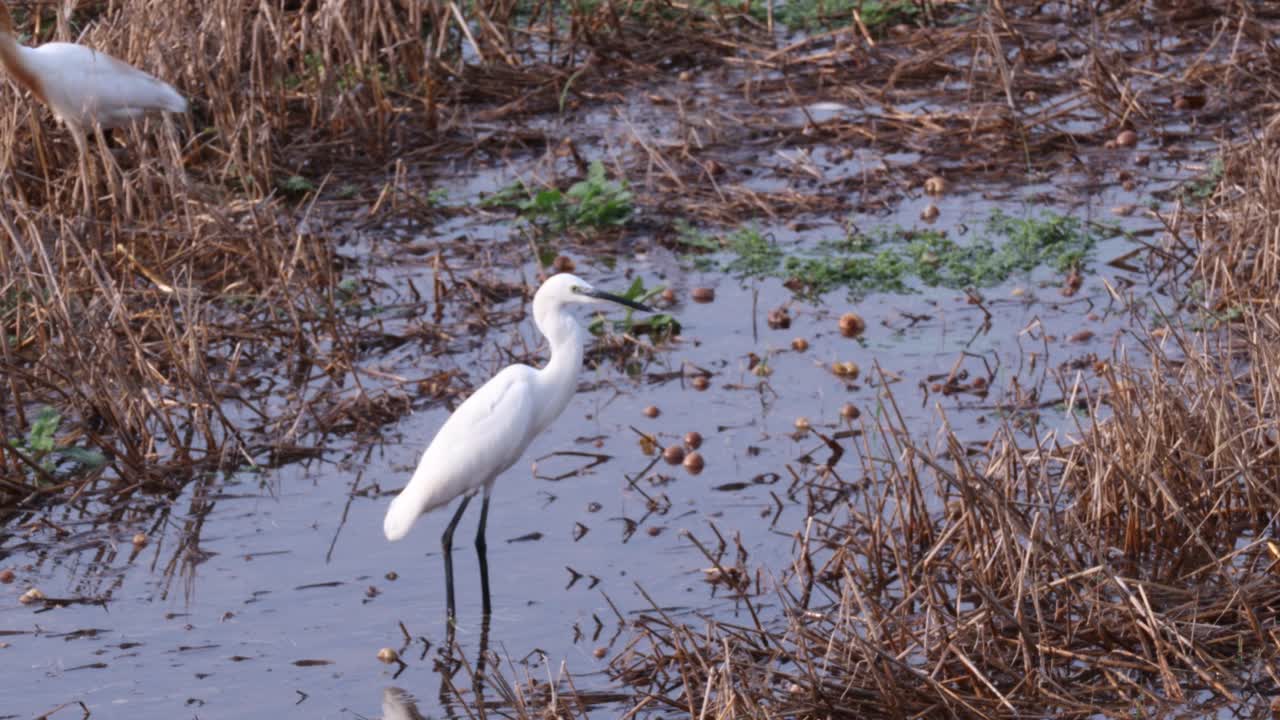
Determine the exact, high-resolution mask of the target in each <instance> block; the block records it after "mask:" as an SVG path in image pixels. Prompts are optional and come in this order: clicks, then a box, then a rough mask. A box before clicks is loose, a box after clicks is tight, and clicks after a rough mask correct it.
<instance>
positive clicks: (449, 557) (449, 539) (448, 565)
mask: <svg viewBox="0 0 1280 720" xmlns="http://www.w3.org/2000/svg"><path fill="white" fill-rule="evenodd" d="M469 502H471V496H470V495H467V496H466V497H464V498H462V504H461V505H459V506H458V511H457V512H455V513H454V514H453V519H452V520H450V521H449V527H447V528H445V529H444V537H442V538H440V547H441V549H443V550H444V582H445V594H446V597H447V598H448V606H449V610H448V613H449V622H451V623H452V622H453V619H454V618H455V617H457V613H456V612H455V611H454V607H453V529H454V528H456V527H458V521H459V520H461V519H462V513H463V512H465V511H466V509H467V503H469Z"/></svg>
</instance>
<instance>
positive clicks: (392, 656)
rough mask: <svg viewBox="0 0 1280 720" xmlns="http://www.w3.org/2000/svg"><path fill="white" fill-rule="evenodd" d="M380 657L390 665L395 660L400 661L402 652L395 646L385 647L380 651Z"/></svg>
mask: <svg viewBox="0 0 1280 720" xmlns="http://www.w3.org/2000/svg"><path fill="white" fill-rule="evenodd" d="M378 659H379V660H381V661H382V662H384V663H386V664H388V665H390V664H391V663H394V662H400V653H398V652H396V651H395V648H389V647H384V648H382V649H381V650H379V651H378Z"/></svg>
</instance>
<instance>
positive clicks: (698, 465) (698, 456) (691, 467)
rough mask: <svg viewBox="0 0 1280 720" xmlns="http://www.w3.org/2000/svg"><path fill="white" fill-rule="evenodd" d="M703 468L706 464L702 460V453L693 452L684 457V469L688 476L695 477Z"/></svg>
mask: <svg viewBox="0 0 1280 720" xmlns="http://www.w3.org/2000/svg"><path fill="white" fill-rule="evenodd" d="M704 467H706V463H705V462H704V461H703V460H702V453H700V452H697V451H696V450H695V451H694V452H691V453H689V454H688V455H685V456H684V469H685V470H688V471H689V474H690V475H697V474H698V473H700V472H702V468H704Z"/></svg>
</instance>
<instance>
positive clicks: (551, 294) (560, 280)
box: [533, 273, 653, 312]
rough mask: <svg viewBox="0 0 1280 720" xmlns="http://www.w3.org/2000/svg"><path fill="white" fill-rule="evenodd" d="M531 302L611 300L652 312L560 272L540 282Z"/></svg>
mask: <svg viewBox="0 0 1280 720" xmlns="http://www.w3.org/2000/svg"><path fill="white" fill-rule="evenodd" d="M533 302H534V304H535V305H568V304H572V303H582V304H588V303H602V302H612V303H617V304H619V305H625V306H627V307H629V308H632V309H633V310H643V311H644V312H653V308H651V307H649V306H647V305H642V304H640V303H638V302H636V301H634V300H628V299H626V298H624V297H619V296H617V295H614V294H612V293H607V292H604V291H603V290H597V289H595V288H594V287H592V286H591V283H589V282H587V281H586V280H583V279H582V278H580V277H578V276H577V275H570V274H569V273H560V274H559V275H552V276H551V277H550V278H548V279H547V281H546V282H544V283H542V287H540V288H538V293H537V294H536V295H534V296H533Z"/></svg>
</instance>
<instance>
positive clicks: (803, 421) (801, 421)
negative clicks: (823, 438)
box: [794, 415, 813, 433]
mask: <svg viewBox="0 0 1280 720" xmlns="http://www.w3.org/2000/svg"><path fill="white" fill-rule="evenodd" d="M794 424H795V426H796V432H799V433H807V432H809V428H811V427H813V426H812V425H811V424H810V423H809V418H807V417H804V416H803V415H802V416H800V417H798V418H796V421H795V423H794Z"/></svg>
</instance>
